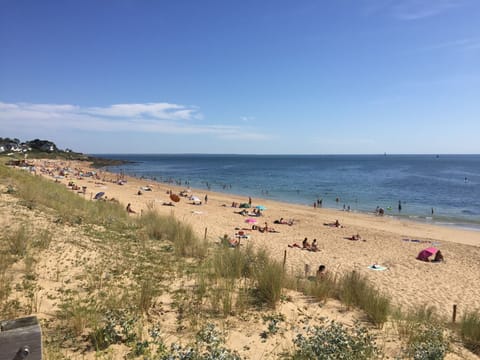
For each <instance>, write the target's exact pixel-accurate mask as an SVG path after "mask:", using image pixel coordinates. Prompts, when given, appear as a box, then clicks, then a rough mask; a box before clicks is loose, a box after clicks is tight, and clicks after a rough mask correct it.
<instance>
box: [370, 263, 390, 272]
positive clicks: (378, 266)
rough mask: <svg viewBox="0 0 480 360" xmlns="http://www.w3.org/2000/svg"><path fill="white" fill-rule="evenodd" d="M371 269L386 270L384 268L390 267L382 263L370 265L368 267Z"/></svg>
mask: <svg viewBox="0 0 480 360" xmlns="http://www.w3.org/2000/svg"><path fill="white" fill-rule="evenodd" d="M368 268H369V269H370V270H375V271H384V270H388V268H386V267H385V266H381V265H376V264H374V265H370V266H369V267H368Z"/></svg>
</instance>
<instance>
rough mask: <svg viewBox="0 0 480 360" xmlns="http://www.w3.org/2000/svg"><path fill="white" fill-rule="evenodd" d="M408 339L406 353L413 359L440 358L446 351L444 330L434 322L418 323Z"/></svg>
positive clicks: (428, 359)
mask: <svg viewBox="0 0 480 360" xmlns="http://www.w3.org/2000/svg"><path fill="white" fill-rule="evenodd" d="M415 329H416V331H414V332H412V333H411V337H410V338H409V339H408V343H407V348H406V353H407V355H408V356H410V357H411V358H413V359H415V360H440V359H443V358H445V355H446V354H447V351H448V348H449V346H448V341H447V339H446V338H445V336H444V333H443V332H444V330H443V329H442V328H441V327H438V326H437V325H435V324H430V323H418V324H417V326H416V328H415Z"/></svg>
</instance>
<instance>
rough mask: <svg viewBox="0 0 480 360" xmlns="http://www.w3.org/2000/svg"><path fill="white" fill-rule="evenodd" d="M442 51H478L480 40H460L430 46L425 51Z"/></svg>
mask: <svg viewBox="0 0 480 360" xmlns="http://www.w3.org/2000/svg"><path fill="white" fill-rule="evenodd" d="M442 49H458V50H466V51H468V50H478V49H480V40H478V39H468V38H467V39H458V40H453V41H446V42H443V43H440V44H435V45H430V46H427V47H425V49H424V50H427V51H428V50H442Z"/></svg>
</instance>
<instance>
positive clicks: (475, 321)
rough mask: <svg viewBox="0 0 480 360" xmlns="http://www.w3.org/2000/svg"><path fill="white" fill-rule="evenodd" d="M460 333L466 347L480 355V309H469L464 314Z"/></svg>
mask: <svg viewBox="0 0 480 360" xmlns="http://www.w3.org/2000/svg"><path fill="white" fill-rule="evenodd" d="M460 335H461V337H462V341H463V343H464V344H465V347H467V348H468V349H470V350H471V351H472V352H474V353H475V354H477V355H480V311H478V310H476V311H467V312H466V313H465V314H464V315H463V316H462V319H461V321H460Z"/></svg>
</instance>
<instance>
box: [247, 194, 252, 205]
mask: <svg viewBox="0 0 480 360" xmlns="http://www.w3.org/2000/svg"><path fill="white" fill-rule="evenodd" d="M248 205H250V206H252V198H251V197H250V196H249V197H248Z"/></svg>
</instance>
